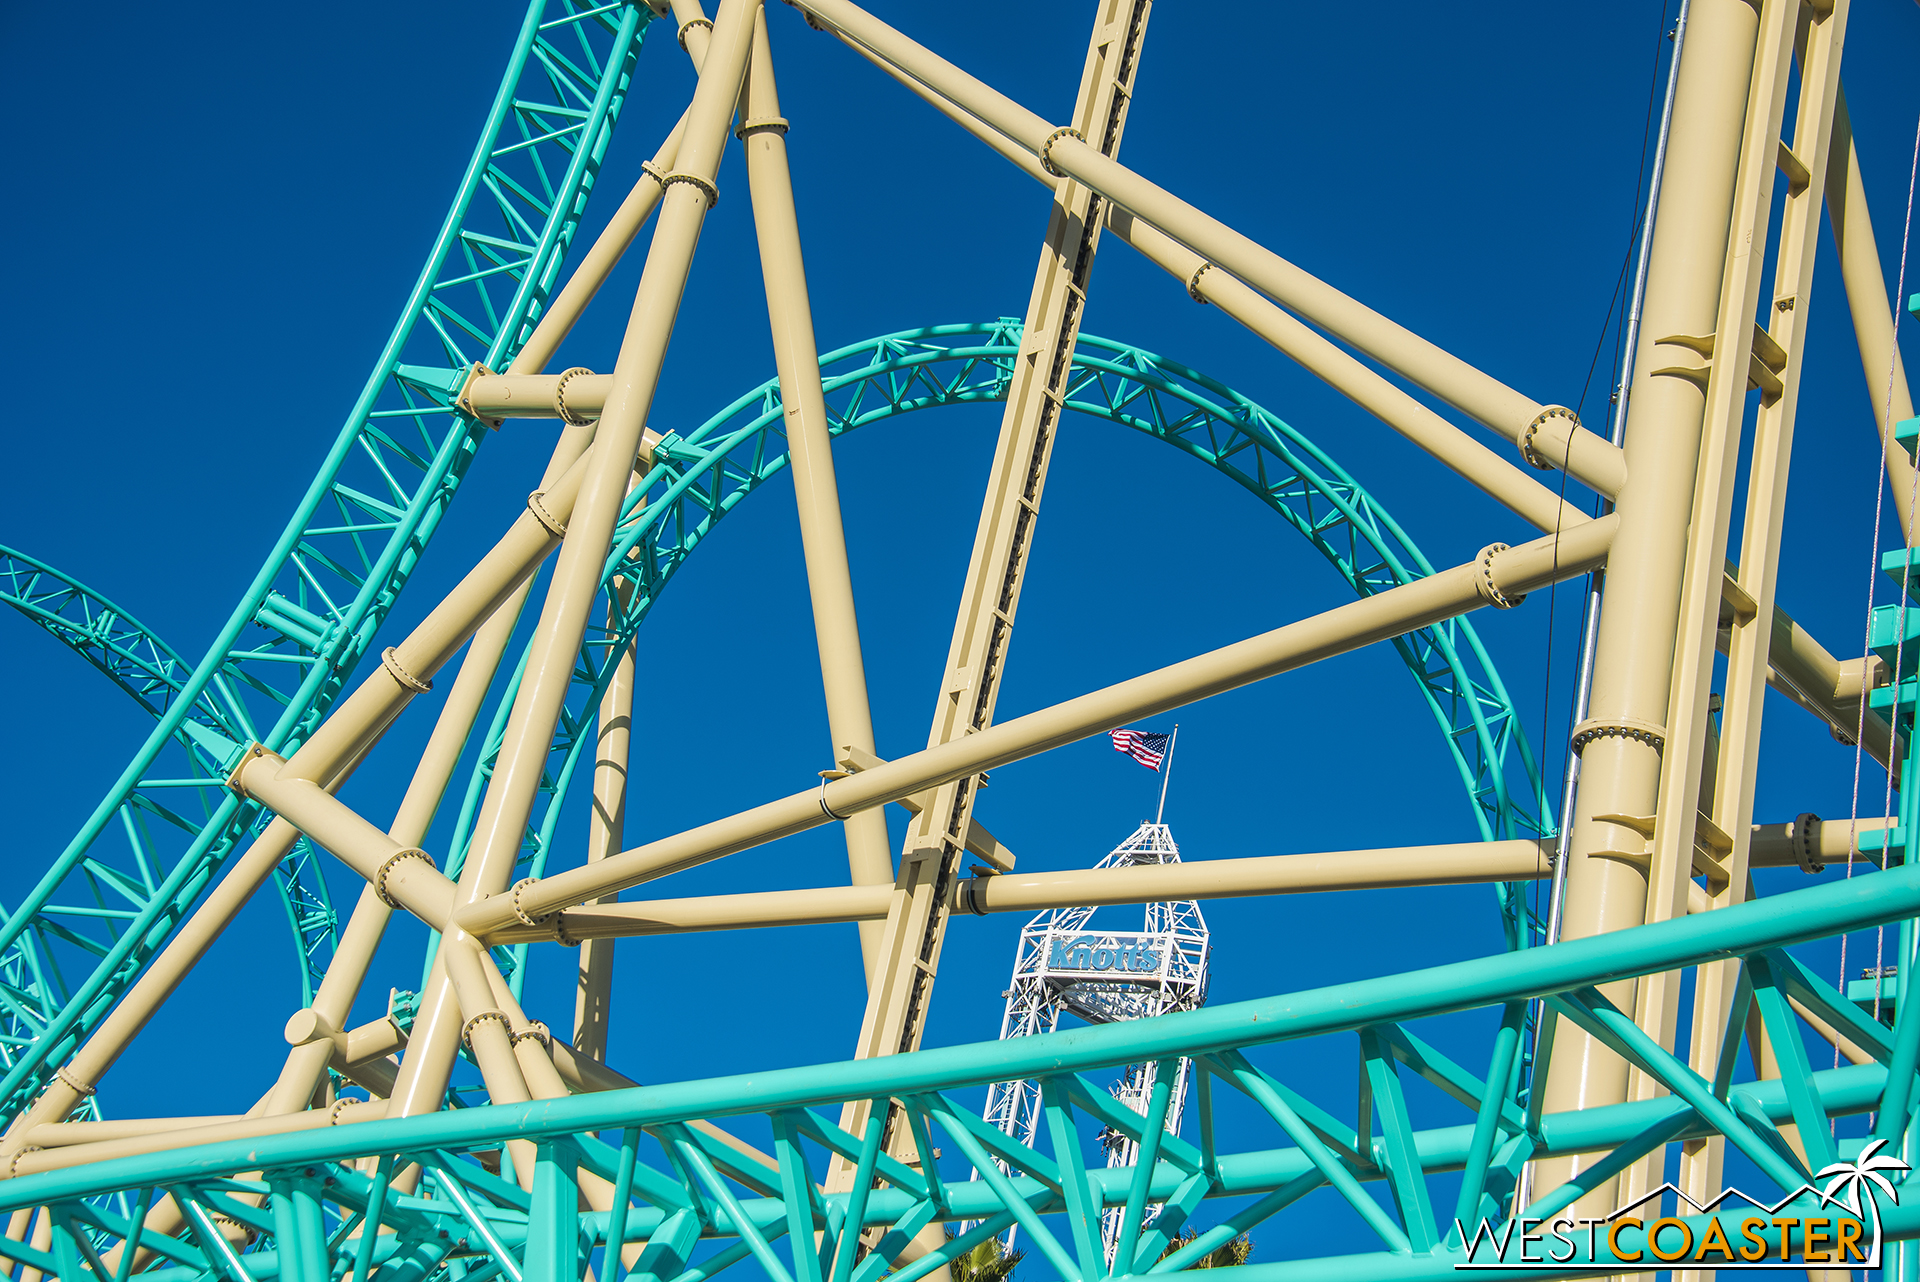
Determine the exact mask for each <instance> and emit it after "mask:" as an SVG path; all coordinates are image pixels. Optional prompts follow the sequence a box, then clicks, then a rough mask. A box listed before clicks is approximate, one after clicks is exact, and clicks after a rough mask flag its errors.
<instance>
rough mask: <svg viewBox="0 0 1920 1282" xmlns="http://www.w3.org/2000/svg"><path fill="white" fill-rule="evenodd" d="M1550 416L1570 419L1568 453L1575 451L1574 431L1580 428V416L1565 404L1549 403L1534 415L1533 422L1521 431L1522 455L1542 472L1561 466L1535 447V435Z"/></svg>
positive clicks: (1557, 468) (1551, 470)
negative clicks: (1545, 456) (1543, 455)
mask: <svg viewBox="0 0 1920 1282" xmlns="http://www.w3.org/2000/svg"><path fill="white" fill-rule="evenodd" d="M1550 418H1564V419H1566V420H1567V421H1568V424H1569V427H1568V431H1567V451H1568V453H1572V451H1573V433H1574V432H1576V431H1578V430H1579V429H1580V416H1579V415H1578V414H1576V413H1574V412H1573V411H1572V410H1570V409H1568V408H1567V407H1566V406H1564V405H1549V406H1547V407H1546V408H1545V409H1543V410H1541V411H1540V412H1539V413H1538V414H1535V415H1534V416H1533V422H1531V423H1529V424H1527V428H1526V430H1525V431H1524V432H1522V433H1520V457H1521V458H1523V459H1525V460H1526V461H1527V462H1528V463H1529V464H1531V465H1532V466H1533V467H1535V468H1538V469H1539V470H1540V471H1542V472H1553V471H1558V470H1559V466H1560V465H1559V464H1557V463H1554V462H1552V461H1550V460H1548V459H1546V458H1544V457H1542V456H1541V455H1540V453H1539V452H1538V451H1537V450H1535V449H1534V448H1533V438H1534V435H1535V434H1536V433H1537V432H1539V430H1540V428H1541V427H1542V426H1543V425H1545V423H1546V421H1547V420H1548V419H1550Z"/></svg>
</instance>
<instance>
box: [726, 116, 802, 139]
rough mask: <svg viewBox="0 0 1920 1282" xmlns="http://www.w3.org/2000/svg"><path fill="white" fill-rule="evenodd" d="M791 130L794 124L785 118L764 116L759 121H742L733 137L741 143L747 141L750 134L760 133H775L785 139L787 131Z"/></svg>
mask: <svg viewBox="0 0 1920 1282" xmlns="http://www.w3.org/2000/svg"><path fill="white" fill-rule="evenodd" d="M791 128H793V122H792V121H790V120H788V119H787V118H786V117H785V116H762V117H761V118H760V119H758V120H743V121H741V122H740V127H739V128H738V129H736V130H734V131H733V136H734V137H735V138H738V139H739V140H740V141H741V142H745V141H746V140H747V135H748V134H758V133H774V134H779V135H780V136H781V137H783V138H784V137H785V136H786V133H787V130H789V129H791Z"/></svg>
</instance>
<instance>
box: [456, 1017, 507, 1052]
mask: <svg viewBox="0 0 1920 1282" xmlns="http://www.w3.org/2000/svg"><path fill="white" fill-rule="evenodd" d="M484 1019H497V1020H499V1021H500V1027H502V1028H504V1029H506V1030H507V1036H508V1037H509V1038H511V1037H512V1036H513V1025H511V1024H509V1023H508V1022H507V1017H506V1015H505V1014H504V1013H502V1012H500V1011H497V1010H483V1011H481V1012H480V1013H479V1014H478V1015H475V1016H474V1017H473V1018H472V1019H470V1020H468V1021H467V1022H466V1023H464V1024H462V1025H460V1044H461V1045H462V1046H465V1047H466V1048H467V1049H468V1050H472V1049H473V1027H474V1025H475V1024H478V1023H479V1022H480V1021H481V1020H484Z"/></svg>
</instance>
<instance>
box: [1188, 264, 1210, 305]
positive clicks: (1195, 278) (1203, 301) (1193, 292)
mask: <svg viewBox="0 0 1920 1282" xmlns="http://www.w3.org/2000/svg"><path fill="white" fill-rule="evenodd" d="M1212 266H1213V264H1212V263H1201V264H1200V265H1199V266H1198V267H1196V268H1194V269H1193V275H1191V276H1189V277H1187V297H1188V298H1191V299H1192V300H1193V301H1194V302H1196V303H1198V304H1200V305H1201V306H1202V307H1205V306H1207V296H1206V295H1205V294H1202V293H1201V292H1200V278H1201V277H1202V276H1204V275H1206V274H1207V271H1208V269H1210V268H1211V267H1212Z"/></svg>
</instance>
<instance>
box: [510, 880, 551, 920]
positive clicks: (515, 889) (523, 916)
mask: <svg viewBox="0 0 1920 1282" xmlns="http://www.w3.org/2000/svg"><path fill="white" fill-rule="evenodd" d="M539 880H540V879H539V878H538V877H522V878H521V879H520V880H519V881H516V882H514V883H513V885H512V887H511V888H509V889H508V891H507V905H508V907H510V908H512V909H513V915H514V916H515V917H518V918H519V919H520V924H521V925H523V926H533V927H538V926H540V925H542V924H544V923H545V922H548V921H550V920H552V918H553V914H552V913H547V914H545V915H544V916H540V917H530V916H528V915H527V910H526V909H524V908H522V907H521V906H520V892H521V891H523V890H525V889H526V888H527V887H528V886H531V885H533V883H534V882H536V881H539Z"/></svg>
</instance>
